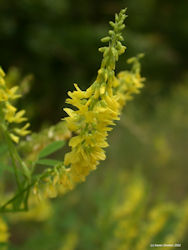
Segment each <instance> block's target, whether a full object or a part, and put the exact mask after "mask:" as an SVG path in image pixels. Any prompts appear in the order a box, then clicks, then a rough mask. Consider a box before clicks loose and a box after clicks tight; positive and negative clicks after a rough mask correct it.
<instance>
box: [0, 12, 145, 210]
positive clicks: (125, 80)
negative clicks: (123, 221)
mask: <svg viewBox="0 0 188 250" xmlns="http://www.w3.org/2000/svg"><path fill="white" fill-rule="evenodd" d="M125 13H126V9H123V10H121V11H120V13H119V14H116V15H115V21H114V22H110V25H111V27H112V29H111V30H110V31H109V35H108V36H106V37H104V38H103V39H101V40H102V42H104V43H108V45H107V46H104V47H102V48H100V49H99V51H100V52H102V53H103V59H102V63H101V67H100V69H99V70H98V74H97V78H96V80H95V81H94V83H93V84H92V85H91V86H90V87H89V88H88V89H87V90H86V91H83V90H81V89H80V88H79V87H78V85H77V84H75V85H74V86H75V89H76V90H75V91H73V92H68V95H69V98H67V100H66V103H67V104H69V105H72V106H73V108H65V109H64V110H65V112H66V113H67V114H68V117H66V118H64V119H63V120H64V122H61V123H60V125H57V126H55V127H54V128H53V129H49V130H48V131H47V132H44V133H42V134H43V136H40V134H39V135H37V136H33V135H31V136H30V137H29V141H28V140H26V141H25V143H24V142H23V143H21V144H19V145H18V146H16V145H15V144H14V142H15V143H18V142H19V136H26V135H28V134H29V133H30V131H29V130H28V127H29V123H26V125H24V126H23V127H21V128H20V127H17V126H16V127H15V126H14V124H19V123H22V122H25V121H26V120H27V119H26V118H25V117H24V114H25V111H24V110H21V111H18V112H17V109H16V107H14V105H13V103H12V101H13V100H14V99H17V98H19V97H20V95H19V94H17V91H18V87H13V88H8V87H7V85H6V83H5V80H4V77H5V74H4V72H3V71H2V69H1V71H0V76H1V77H0V79H1V82H0V91H1V92H0V105H1V110H0V119H1V127H0V128H1V132H2V134H3V136H4V140H5V142H6V143H7V145H8V150H9V153H10V156H11V158H12V164H13V167H14V171H15V176H16V180H17V185H18V190H17V191H16V194H15V195H14V196H13V198H12V199H10V200H8V202H6V203H5V204H2V206H1V208H0V209H1V210H0V211H2V212H5V211H25V210H27V209H28V198H29V194H30V191H32V192H33V193H34V194H37V196H38V197H40V198H43V197H55V196H57V194H58V193H60V194H61V193H65V192H67V191H69V190H71V189H73V188H74V187H75V186H76V184H77V183H79V182H82V181H84V180H85V178H86V177H87V175H88V174H89V173H90V172H91V171H92V170H95V169H96V167H97V165H98V164H99V162H100V161H102V160H105V157H106V156H105V151H104V148H105V147H107V146H108V143H107V136H108V132H109V131H111V130H112V126H113V125H115V121H117V120H119V119H120V113H121V110H122V108H123V106H124V105H125V104H126V103H127V101H128V100H130V99H131V98H132V96H133V94H136V93H139V90H140V88H142V87H143V81H144V78H142V77H141V75H140V63H139V58H141V57H142V55H138V56H137V57H133V58H131V59H129V60H128V63H132V69H131V70H130V71H128V70H127V71H123V72H120V73H119V74H118V75H117V76H116V74H115V68H116V62H117V61H118V58H119V56H120V55H121V54H123V53H124V51H125V49H126V47H125V46H124V45H122V41H123V37H122V30H123V29H124V27H125V24H124V20H125V18H126V14H125ZM64 124H65V125H66V127H67V128H68V132H66V134H67V136H60V133H59V130H58V129H57V128H59V127H63V126H64ZM67 128H66V129H63V131H62V135H63V134H64V132H65V131H67ZM71 134H72V135H73V136H72V138H71V139H70V141H69V146H70V148H71V150H70V152H68V153H66V154H65V157H64V161H59V160H58V161H57V160H54V159H49V158H46V157H47V156H48V155H50V154H51V153H54V152H55V151H57V150H58V149H60V148H62V147H63V146H64V141H65V140H66V139H68V138H69V137H70V136H71ZM44 138H45V139H44ZM27 146H29V147H28V148H30V150H29V151H30V152H28V151H27V150H25V148H27ZM31 152H32V153H31ZM20 153H21V155H22V157H20ZM38 164H43V165H45V166H48V167H47V168H46V169H45V171H43V172H42V173H40V174H38V173H37V174H36V171H35V169H36V166H38ZM49 166H51V167H49Z"/></svg>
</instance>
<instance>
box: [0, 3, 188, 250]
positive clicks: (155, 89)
mask: <svg viewBox="0 0 188 250" xmlns="http://www.w3.org/2000/svg"><path fill="white" fill-rule="evenodd" d="M124 7H127V8H128V18H127V20H126V25H127V27H126V30H125V33H124V37H125V42H124V43H125V45H126V46H127V51H126V53H125V55H123V56H122V57H121V58H120V61H119V63H118V66H117V72H118V71H120V70H122V69H125V68H126V67H127V66H126V59H128V58H129V57H132V56H135V55H136V54H137V53H140V52H143V53H145V57H144V59H143V60H142V75H143V76H144V77H146V79H147V80H146V83H145V87H144V89H143V90H142V91H141V94H140V95H138V96H136V98H135V100H134V101H133V102H132V103H130V104H128V106H127V107H126V109H125V111H124V112H123V114H122V119H121V121H120V122H118V127H116V128H115V130H114V131H113V132H112V134H111V136H110V139H109V142H110V148H109V149H108V150H107V151H108V152H107V160H106V161H105V162H104V163H102V164H101V166H100V167H99V169H98V170H97V171H96V172H94V173H92V175H91V176H89V178H88V179H87V181H86V183H83V184H81V185H80V186H79V187H78V188H77V189H76V190H75V191H73V192H71V193H69V194H67V195H66V197H64V198H62V199H57V200H54V201H53V202H52V205H53V210H54V211H55V212H54V213H53V214H54V215H52V216H51V219H50V220H47V221H46V222H44V221H43V222H30V223H29V222H15V225H13V226H12V228H11V233H12V236H11V242H12V243H11V247H10V249H27V250H28V249H45V250H48V249H49V250H50V249H60V247H61V245H62V249H67V250H68V249H86V250H88V249H119V248H117V245H118V244H119V243H117V242H115V243H114V242H112V243H110V242H111V241H110V240H111V239H113V236H112V235H111V234H110V232H112V231H113V230H112V228H113V227H114V224H113V223H112V224H113V225H112V224H110V223H111V222H109V225H106V226H105V223H103V225H102V226H101V225H100V223H99V225H98V224H97V223H98V222H96V221H97V220H99V221H103V220H104V218H106V221H110V219H109V218H110V217H111V214H112V211H111V210H110V208H109V207H111V206H112V204H113V206H115V205H114V203H115V204H116V203H117V204H118V202H114V200H116V199H117V193H118V197H121V196H123V198H118V199H120V201H121V200H126V192H125V193H123V190H124V188H123V187H124V186H125V188H126V187H127V186H129V182H130V179H131V180H132V179H134V178H138V177H137V175H139V176H140V175H141V177H139V180H140V179H144V182H146V183H147V184H144V185H146V186H147V192H148V193H147V192H145V193H146V194H148V195H146V196H147V197H148V201H147V202H148V204H149V205H148V207H149V208H148V210H147V209H145V217H147V216H146V215H147V214H149V210H150V207H151V206H152V205H155V203H158V202H159V203H163V204H164V206H165V204H168V202H174V204H177V206H178V204H181V203H182V202H183V201H184V200H186V199H188V197H187V193H188V182H187V176H188V169H187V165H188V159H187V148H188V131H187V128H188V116H187V113H188V84H187V83H188V70H187V69H188V65H187V55H188V53H187V52H188V46H187V44H188V18H187V10H188V1H186V0H181V1H175V0H125V1H122V0H110V1H107V0H106V1H105V0H101V1H90V0H77V1H72V0H19V1H16V0H4V1H3V0H1V1H0V65H1V66H2V67H3V68H4V70H5V71H8V70H9V69H10V68H11V67H16V68H18V69H19V72H18V71H16V70H15V71H14V74H16V76H17V79H18V81H19V79H21V78H22V76H24V75H29V74H32V76H33V80H32V86H31V91H30V92H29V93H28V94H26V95H25V97H24V99H23V100H22V101H21V102H20V103H19V105H20V106H24V107H25V108H26V110H27V114H28V117H29V118H30V120H31V123H32V129H33V130H34V131H39V130H40V129H41V128H42V127H46V126H47V125H49V124H55V123H56V122H58V121H59V120H60V118H61V117H62V116H64V115H65V114H64V113H63V111H62V107H63V106H64V102H65V98H66V93H67V91H68V90H72V89H73V83H75V82H76V83H78V84H79V86H81V88H83V89H85V88H87V87H88V86H89V85H90V84H91V82H92V81H93V80H94V79H95V77H96V72H97V70H98V68H99V66H100V61H101V53H99V52H98V48H99V47H100V46H101V42H100V38H102V37H104V36H105V35H106V34H107V30H108V29H109V26H108V21H109V20H112V19H113V17H114V13H115V12H119V10H120V9H121V8H124ZM122 172H123V173H124V174H125V175H126V177H125V179H124V181H121V182H120V181H119V176H121V175H122ZM127 176H128V177H127ZM135 176H136V177H135ZM119 183H120V184H119ZM117 184H118V185H117ZM130 185H131V184H130ZM144 187H145V186H144ZM113 197H116V198H113ZM141 200H142V199H141ZM120 203H121V202H120ZM143 203H144V204H145V200H144V202H143ZM113 206H112V207H113ZM117 206H118V205H117ZM141 207H142V206H141ZM114 209H115V208H114ZM178 209H179V208H174V210H176V211H179V210H178ZM138 211H140V210H139V209H138ZM179 213H180V214H181V212H179ZM143 214H144V212H143ZM132 216H133V218H134V215H132ZM145 217H144V216H143V217H142V216H140V217H139V218H140V223H141V224H142V223H143V224H144V223H145V220H146V219H145ZM132 221H133V220H132ZM37 223H38V224H37ZM96 224H97V226H96ZM135 225H137V224H135ZM167 225H169V223H168V222H167ZM170 225H171V226H169V227H171V229H172V230H173V229H174V228H175V226H174V225H173V224H170ZM103 227H104V228H103ZM99 228H100V230H101V231H100V230H99ZM128 228H130V227H128ZM133 228H134V226H133ZM26 229H27V230H28V232H26V231H27V230H26ZM108 230H109V231H108ZM126 230H127V229H125V234H127V231H126ZM23 231H24V234H23ZM128 231H129V230H128ZM66 233H67V235H68V236H67V235H66ZM69 233H70V236H69ZM187 234H188V231H187ZM23 235H24V237H23ZM50 235H51V236H50ZM138 235H139V233H138ZM185 235H186V234H185ZM66 237H69V238H70V239H69V238H68V239H67V238H66ZM135 237H136V236H135ZM156 237H157V236H156ZM155 240H158V242H162V243H166V242H164V237H163V236H161V235H158V238H156V239H153V242H154V243H155ZM69 241H70V242H75V248H74V245H73V246H72V247H73V248H71V246H69V248H68V247H67V248H63V245H65V243H66V242H69ZM127 241H128V240H127ZM133 241H134V239H133ZM182 242H183V243H182ZM129 243H130V242H129ZM156 243H157V242H156ZM177 243H178V242H177ZM180 243H182V248H181V249H185V250H186V249H188V240H187V239H186V237H184V238H182V239H181V240H180ZM66 244H68V243H66ZM116 244H117V245H116ZM127 244H128V243H127ZM118 246H119V245H118ZM122 249H128V250H131V249H136V248H134V245H131V243H130V245H127V248H122ZM144 249H150V248H143V250H144Z"/></svg>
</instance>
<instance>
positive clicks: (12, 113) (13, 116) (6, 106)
mask: <svg viewBox="0 0 188 250" xmlns="http://www.w3.org/2000/svg"><path fill="white" fill-rule="evenodd" d="M17 92H18V86H14V87H11V88H9V87H8V86H7V84H6V81H5V73H4V71H3V70H2V68H0V121H1V126H2V128H3V129H4V130H6V131H8V134H9V136H10V138H11V139H12V140H13V141H14V142H16V143H18V142H19V137H20V136H26V135H27V134H29V133H30V131H29V130H28V127H29V126H30V124H29V123H26V124H25V125H24V126H23V127H21V128H20V127H17V126H16V127H15V126H14V125H13V124H20V123H22V122H25V121H27V118H26V117H24V115H25V110H20V111H17V108H16V107H15V106H14V105H13V104H12V103H13V101H14V100H16V99H18V98H19V97H20V95H19V94H18V93H17Z"/></svg>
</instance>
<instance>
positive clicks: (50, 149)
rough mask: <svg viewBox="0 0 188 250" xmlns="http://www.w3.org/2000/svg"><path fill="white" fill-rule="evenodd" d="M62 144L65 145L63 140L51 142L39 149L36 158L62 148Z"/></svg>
mask: <svg viewBox="0 0 188 250" xmlns="http://www.w3.org/2000/svg"><path fill="white" fill-rule="evenodd" d="M64 145H65V141H55V142H52V143H50V144H49V145H47V146H46V147H45V148H44V149H42V150H41V151H40V153H39V157H38V158H39V159H41V158H44V157H46V156H48V155H50V154H52V153H54V152H56V151H57V150H59V149H60V148H62V147H63V146H64Z"/></svg>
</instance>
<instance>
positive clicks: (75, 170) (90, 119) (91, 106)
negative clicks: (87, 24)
mask: <svg viewBox="0 0 188 250" xmlns="http://www.w3.org/2000/svg"><path fill="white" fill-rule="evenodd" d="M125 18H126V15H125V10H122V11H121V12H120V14H119V15H116V16H115V22H110V25H111V26H112V27H113V30H110V31H109V36H107V37H105V38H103V39H102V42H109V46H108V47H102V48H100V49H99V51H100V52H102V53H103V60H102V64H101V68H100V69H99V70H98V76H97V79H96V81H95V82H94V83H93V84H92V85H91V86H90V87H89V88H88V89H87V90H86V91H82V90H80V89H79V87H78V86H77V84H75V88H76V91H74V92H69V93H68V95H69V97H70V98H68V99H67V100H66V102H67V103H68V104H71V105H72V106H74V108H73V109H70V108H65V109H64V110H65V111H66V113H67V114H68V115H69V116H68V117H66V118H65V120H66V122H67V124H68V128H69V129H70V130H71V131H72V132H73V133H74V134H75V136H73V137H72V139H71V140H70V142H69V146H70V147H71V149H72V150H71V152H69V153H67V154H66V155H65V161H64V164H65V166H67V167H69V168H68V169H69V176H70V179H71V181H72V183H74V184H75V183H78V182H80V181H84V180H85V177H86V176H87V175H88V174H89V172H90V171H92V170H94V169H96V166H97V165H98V164H99V162H100V161H101V160H104V159H105V152H104V149H103V148H105V147H107V146H108V143H107V141H106V140H107V135H108V132H109V131H110V130H112V125H114V124H115V123H114V121H116V120H119V115H120V112H121V109H122V107H123V106H124V105H125V103H126V101H127V100H128V99H130V97H131V95H132V94H133V93H137V92H138V90H139V88H141V87H142V82H143V78H141V76H140V64H139V62H138V58H139V57H140V56H139V57H138V58H132V59H130V60H129V63H131V62H133V68H132V70H131V71H125V72H121V73H120V74H119V75H118V76H117V77H116V76H115V64H116V61H117V60H118V57H119V55H121V54H122V53H124V51H125V46H123V45H122V43H121V41H122V40H123V38H122V36H121V31H122V29H124V27H125V25H124V24H123V23H124V20H125Z"/></svg>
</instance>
